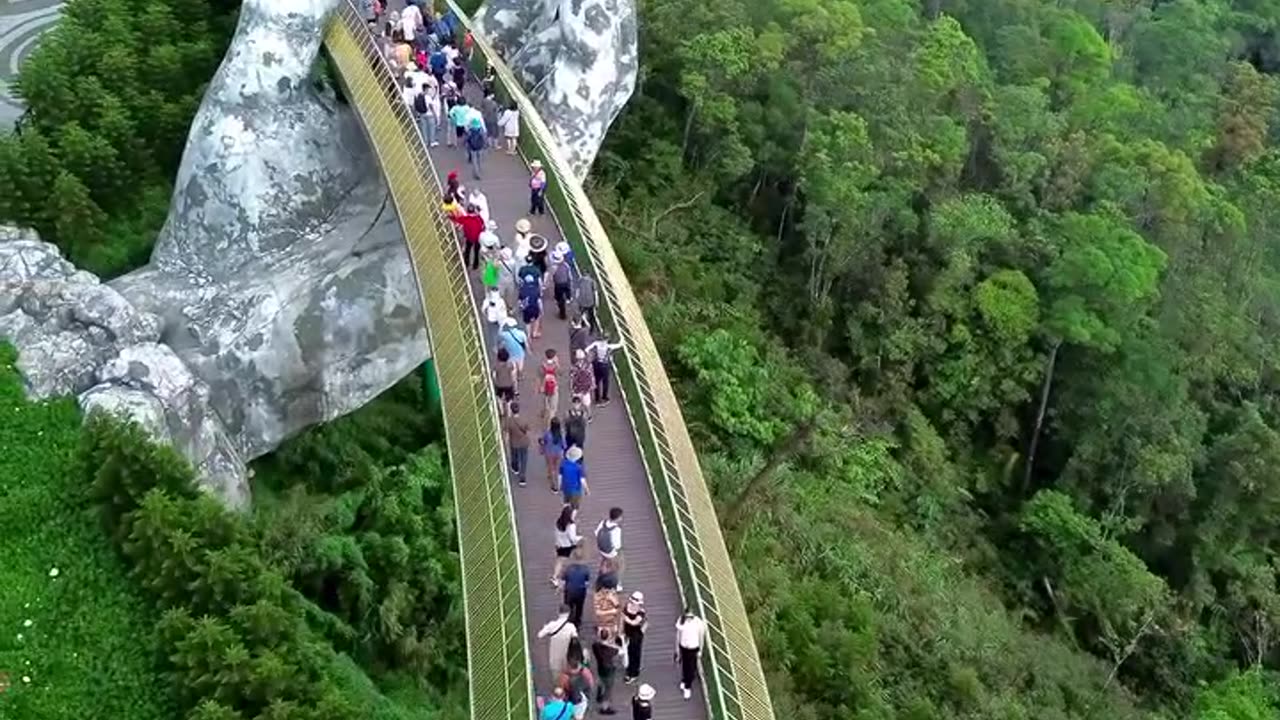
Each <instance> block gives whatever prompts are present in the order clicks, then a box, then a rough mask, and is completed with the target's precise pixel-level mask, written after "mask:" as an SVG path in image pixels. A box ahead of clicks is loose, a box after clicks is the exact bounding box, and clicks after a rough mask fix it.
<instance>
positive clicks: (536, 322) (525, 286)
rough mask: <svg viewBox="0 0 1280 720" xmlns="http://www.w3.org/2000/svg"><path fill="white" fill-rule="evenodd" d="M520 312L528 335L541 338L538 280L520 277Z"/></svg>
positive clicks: (539, 286)
mask: <svg viewBox="0 0 1280 720" xmlns="http://www.w3.org/2000/svg"><path fill="white" fill-rule="evenodd" d="M521 278H522V281H521V283H520V312H521V316H522V319H523V320H524V324H525V327H527V328H529V335H530V336H531V337H533V338H539V337H542V283H541V282H539V280H538V278H527V277H525V276H524V275H523V274H522V275H521Z"/></svg>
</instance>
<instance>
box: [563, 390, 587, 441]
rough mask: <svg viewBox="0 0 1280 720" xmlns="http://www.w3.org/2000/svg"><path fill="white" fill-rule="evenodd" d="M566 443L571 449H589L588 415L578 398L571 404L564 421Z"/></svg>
mask: <svg viewBox="0 0 1280 720" xmlns="http://www.w3.org/2000/svg"><path fill="white" fill-rule="evenodd" d="M564 441H565V442H566V443H567V444H568V446H569V447H578V448H582V449H584V450H585V449H586V447H587V413H586V410H585V409H584V408H583V407H582V400H581V399H580V398H578V397H574V398H573V400H572V401H570V402H569V412H568V414H567V415H566V416H565V420H564Z"/></svg>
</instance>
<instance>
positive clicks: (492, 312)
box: [482, 293, 507, 323]
mask: <svg viewBox="0 0 1280 720" xmlns="http://www.w3.org/2000/svg"><path fill="white" fill-rule="evenodd" d="M482 309H483V310H484V319H485V320H488V321H489V322H491V323H500V322H502V321H503V320H506V319H507V303H506V301H505V300H503V299H502V296H501V295H498V294H496V293H495V294H493V295H490V296H488V297H486V298H485V299H484V306H483V308H482Z"/></svg>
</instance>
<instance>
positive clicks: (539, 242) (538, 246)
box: [529, 235, 547, 252]
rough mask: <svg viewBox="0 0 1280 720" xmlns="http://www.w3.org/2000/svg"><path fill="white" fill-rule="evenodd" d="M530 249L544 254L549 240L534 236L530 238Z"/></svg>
mask: <svg viewBox="0 0 1280 720" xmlns="http://www.w3.org/2000/svg"><path fill="white" fill-rule="evenodd" d="M529 249H530V250H532V251H534V252H542V251H543V250H546V249H547V239H546V238H544V237H542V236H541V235H534V236H533V237H531V238H529Z"/></svg>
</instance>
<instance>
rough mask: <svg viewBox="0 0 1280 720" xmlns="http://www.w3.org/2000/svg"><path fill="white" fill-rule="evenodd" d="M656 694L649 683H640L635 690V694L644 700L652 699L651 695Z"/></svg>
mask: <svg viewBox="0 0 1280 720" xmlns="http://www.w3.org/2000/svg"><path fill="white" fill-rule="evenodd" d="M657 694H658V693H656V692H654V690H653V686H652V685H650V684H649V683H643V684H642V685H640V689H639V690H638V691H636V696H637V697H639V698H640V699H641V700H644V701H645V702H648V701H650V700H652V699H653V696H654V695H657Z"/></svg>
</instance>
